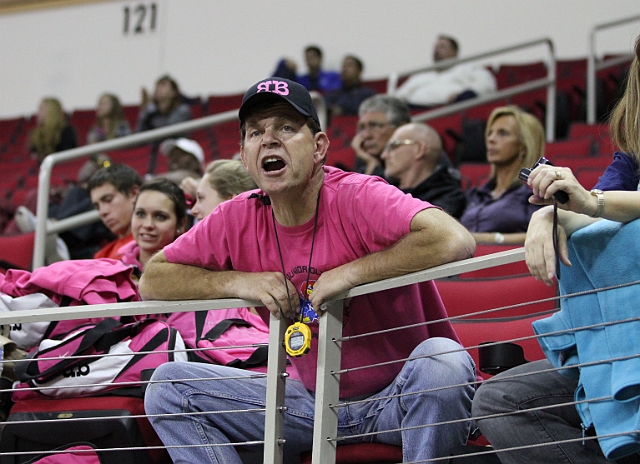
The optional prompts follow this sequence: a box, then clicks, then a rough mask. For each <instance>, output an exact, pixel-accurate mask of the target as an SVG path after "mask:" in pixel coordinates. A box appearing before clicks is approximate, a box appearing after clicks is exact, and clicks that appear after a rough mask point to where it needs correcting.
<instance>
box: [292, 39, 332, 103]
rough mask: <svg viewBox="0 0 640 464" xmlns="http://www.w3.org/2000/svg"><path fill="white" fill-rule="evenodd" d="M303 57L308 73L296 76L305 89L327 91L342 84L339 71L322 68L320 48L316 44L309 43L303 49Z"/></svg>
mask: <svg viewBox="0 0 640 464" xmlns="http://www.w3.org/2000/svg"><path fill="white" fill-rule="evenodd" d="M304 58H305V61H306V63H307V68H308V70H309V73H308V74H303V75H301V76H298V79H297V80H298V83H300V84H302V85H303V86H304V87H305V88H306V89H307V90H317V91H318V92H329V91H332V90H338V89H339V88H340V86H341V85H342V82H341V80H340V73H338V72H336V71H325V70H323V69H322V50H321V49H320V47H318V46H317V45H309V46H308V47H307V48H305V49H304Z"/></svg>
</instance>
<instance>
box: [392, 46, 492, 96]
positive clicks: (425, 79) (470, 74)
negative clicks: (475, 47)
mask: <svg viewBox="0 0 640 464" xmlns="http://www.w3.org/2000/svg"><path fill="white" fill-rule="evenodd" d="M457 57H458V42H457V41H456V40H455V39H454V38H452V37H448V36H444V35H441V36H439V37H438V39H437V40H436V44H435V46H434V48H433V61H434V63H439V62H441V61H445V60H455V59H456V58H457ZM496 89H497V83H496V79H495V77H494V76H493V74H492V73H491V72H490V71H489V70H487V69H485V68H484V67H483V66H481V65H479V64H475V63H464V64H458V65H452V66H449V67H445V68H440V69H438V70H435V71H426V72H421V73H417V74H414V75H412V76H410V77H409V78H408V79H407V80H406V81H405V82H404V83H403V84H402V85H401V86H400V87H399V88H398V90H396V92H395V96H396V97H398V98H402V99H403V100H405V101H406V102H407V103H409V104H410V105H412V106H419V107H431V106H437V105H444V104H446V103H452V102H457V101H462V100H466V99H469V98H473V97H476V96H479V95H483V94H486V93H488V92H492V91H495V90H496Z"/></svg>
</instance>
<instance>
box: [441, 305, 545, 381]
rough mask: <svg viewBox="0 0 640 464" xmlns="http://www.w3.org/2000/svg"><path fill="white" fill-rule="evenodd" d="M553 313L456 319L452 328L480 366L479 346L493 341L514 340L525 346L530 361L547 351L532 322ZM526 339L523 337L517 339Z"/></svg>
mask: <svg viewBox="0 0 640 464" xmlns="http://www.w3.org/2000/svg"><path fill="white" fill-rule="evenodd" d="M550 315H551V314H550V313H543V314H535V315H530V316H519V317H511V318H489V319H482V320H478V319H475V320H454V321H452V324H453V328H454V330H455V331H456V333H457V334H458V338H459V339H460V343H461V344H462V346H463V347H465V348H467V352H468V353H469V354H470V355H471V357H472V358H473V360H474V361H475V363H476V366H478V367H480V366H481V364H480V359H479V356H478V348H477V347H478V346H479V345H481V344H484V343H491V342H511V343H515V344H517V345H519V346H521V347H522V349H523V350H524V357H525V359H526V360H527V361H538V360H540V359H544V353H543V352H542V348H540V344H539V343H538V339H537V338H533V335H534V332H533V327H532V326H531V324H532V322H533V321H537V320H538V319H543V318H545V317H549V316H550ZM520 338H525V339H524V340H518V339H520ZM481 375H482V377H483V378H485V379H487V378H490V377H491V375H489V374H486V373H481Z"/></svg>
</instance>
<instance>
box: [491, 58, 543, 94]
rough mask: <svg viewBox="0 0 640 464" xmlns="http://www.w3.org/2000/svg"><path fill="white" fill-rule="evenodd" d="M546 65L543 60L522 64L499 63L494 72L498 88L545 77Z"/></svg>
mask: <svg viewBox="0 0 640 464" xmlns="http://www.w3.org/2000/svg"><path fill="white" fill-rule="evenodd" d="M547 74H548V72H547V65H546V64H545V63H544V62H543V61H537V62H533V63H523V64H503V65H500V68H499V69H498V72H497V73H496V80H497V82H498V89H501V90H502V89H504V88H506V87H512V86H514V85H518V84H522V83H523V82H526V81H530V80H534V79H540V78H543V77H546V76H547Z"/></svg>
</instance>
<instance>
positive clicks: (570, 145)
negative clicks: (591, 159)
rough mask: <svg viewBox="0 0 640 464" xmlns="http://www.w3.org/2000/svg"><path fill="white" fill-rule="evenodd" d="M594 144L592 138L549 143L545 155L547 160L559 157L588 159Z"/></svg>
mask: <svg viewBox="0 0 640 464" xmlns="http://www.w3.org/2000/svg"><path fill="white" fill-rule="evenodd" d="M592 149H593V142H592V139H591V137H590V136H587V137H583V138H579V139H577V138H576V139H568V140H559V141H557V142H547V143H546V145H545V148H544V154H545V156H546V157H547V158H549V159H552V158H559V157H576V158H581V157H587V156H590V155H591V152H592Z"/></svg>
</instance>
